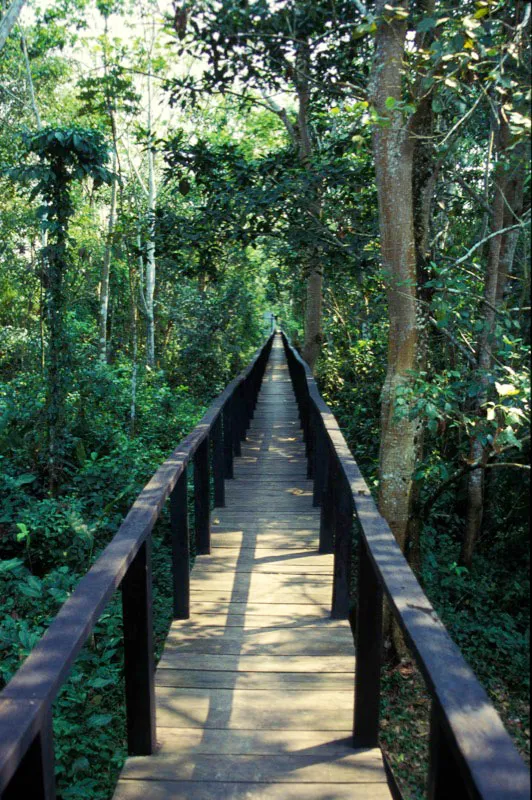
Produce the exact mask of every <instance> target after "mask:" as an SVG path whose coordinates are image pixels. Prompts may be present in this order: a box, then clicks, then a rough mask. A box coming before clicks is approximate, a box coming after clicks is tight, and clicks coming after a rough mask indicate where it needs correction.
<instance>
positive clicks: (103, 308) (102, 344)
mask: <svg viewBox="0 0 532 800" xmlns="http://www.w3.org/2000/svg"><path fill="white" fill-rule="evenodd" d="M116 164H117V159H116V149H115V150H113V167H112V168H113V173H114V172H116ZM116 189H117V186H116V180H113V182H112V184H111V204H110V207H109V221H108V224H107V241H106V244H105V252H104V255H103V264H102V277H101V282H100V336H99V354H100V361H102V362H103V363H105V362H106V361H107V321H108V315H109V283H110V274H111V256H112V251H113V237H114V230H115V218H116Z"/></svg>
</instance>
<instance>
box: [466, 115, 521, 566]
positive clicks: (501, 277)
mask: <svg viewBox="0 0 532 800" xmlns="http://www.w3.org/2000/svg"><path fill="white" fill-rule="evenodd" d="M495 128H496V131H495V150H496V154H497V165H496V167H495V175H494V198H493V207H492V214H491V230H492V233H496V232H497V231H499V230H503V229H504V228H505V227H509V226H508V224H507V223H508V222H509V223H510V225H512V224H514V223H515V221H516V218H518V217H519V214H520V213H521V210H522V202H523V184H524V174H525V173H524V167H523V165H524V161H522V156H523V152H522V150H521V148H520V147H519V146H518V147H516V148H515V149H514V151H513V152H512V150H511V147H510V145H511V134H510V128H509V125H508V123H507V121H506V119H505V115H504V114H503V113H502V110H501V108H499V110H498V117H497V120H496V121H495ZM512 163H513V169H512ZM515 233H517V236H515V235H514V234H515ZM518 235H519V229H517V230H516V231H513V230H512V231H507V232H506V233H503V234H500V235H499V236H493V237H492V238H491V239H490V240H489V250H488V258H487V264H486V273H485V278H484V294H483V298H484V304H483V312H482V317H483V328H482V333H481V335H480V337H479V343H478V347H477V370H478V382H479V387H480V388H479V391H478V393H477V396H476V397H475V402H474V409H473V411H474V414H475V416H476V418H477V421H478V430H479V432H480V429H481V428H482V420H483V418H484V406H485V404H486V402H487V401H488V397H489V388H490V370H491V366H492V362H493V357H492V352H493V346H494V336H495V323H496V313H497V308H499V307H500V305H501V303H502V301H503V297H504V288H505V285H506V282H507V279H508V275H509V274H510V272H511V268H512V264H513V258H514V254H515V249H516V246H517V239H518ZM488 455H489V453H488V450H487V448H486V447H485V446H484V444H483V443H482V440H481V438H480V436H479V435H478V433H477V435H473V436H472V437H471V441H470V445H469V462H470V463H472V464H475V463H480V464H485V463H486V461H487V458H488ZM483 512H484V470H483V469H478V470H474V471H473V472H470V473H469V475H468V479H467V510H466V522H465V529H464V538H463V541H462V549H461V553H460V563H461V564H463V565H464V566H466V567H471V565H472V562H473V555H474V551H475V546H476V543H477V541H478V538H479V535H480V531H481V529H482V518H483Z"/></svg>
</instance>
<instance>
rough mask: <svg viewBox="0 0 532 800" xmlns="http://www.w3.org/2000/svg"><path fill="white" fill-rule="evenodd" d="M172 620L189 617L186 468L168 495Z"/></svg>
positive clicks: (188, 541) (188, 540)
mask: <svg viewBox="0 0 532 800" xmlns="http://www.w3.org/2000/svg"><path fill="white" fill-rule="evenodd" d="M170 530H171V534H172V582H173V608H174V619H188V618H189V617H190V539H189V530H188V485H187V467H186V465H185V466H184V467H183V472H182V473H181V475H180V476H179V478H178V480H177V483H176V485H175V486H174V489H173V491H172V494H171V495H170Z"/></svg>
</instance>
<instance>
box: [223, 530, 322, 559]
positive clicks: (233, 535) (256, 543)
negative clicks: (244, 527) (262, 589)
mask: <svg viewBox="0 0 532 800" xmlns="http://www.w3.org/2000/svg"><path fill="white" fill-rule="evenodd" d="M317 546H318V532H317V531H316V530H312V529H308V528H303V529H298V530H290V531H289V536H287V534H286V530H271V529H267V530H265V531H264V532H262V533H260V534H257V533H255V534H254V536H253V537H251V536H248V535H246V536H245V535H244V533H243V532H242V531H235V530H234V529H233V530H232V529H231V527H230V526H225V525H224V526H219V527H218V526H215V527H214V528H213V529H212V537H211V553H212V552H214V553H216V551H217V549H218V548H224V549H225V548H229V547H230V548H238V549H239V551H240V552H243V551H245V550H253V552H256V553H259V552H261V550H270V551H271V550H274V549H277V548H278V549H279V550H281V551H286V550H292V549H293V550H296V551H300V550H302V549H303V548H306V549H307V550H308V551H309V553H313V552H316V549H317Z"/></svg>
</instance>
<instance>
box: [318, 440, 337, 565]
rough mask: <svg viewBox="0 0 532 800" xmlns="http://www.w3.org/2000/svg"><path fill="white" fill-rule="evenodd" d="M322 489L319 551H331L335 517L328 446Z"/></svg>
mask: <svg viewBox="0 0 532 800" xmlns="http://www.w3.org/2000/svg"><path fill="white" fill-rule="evenodd" d="M324 461H325V477H324V490H323V495H322V503H321V514H320V545H319V552H320V553H332V552H333V550H334V517H335V502H334V501H335V497H334V495H335V473H336V463H335V457H334V455H333V453H332V451H331V448H330V447H327V448H326V453H325V459H324Z"/></svg>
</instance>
